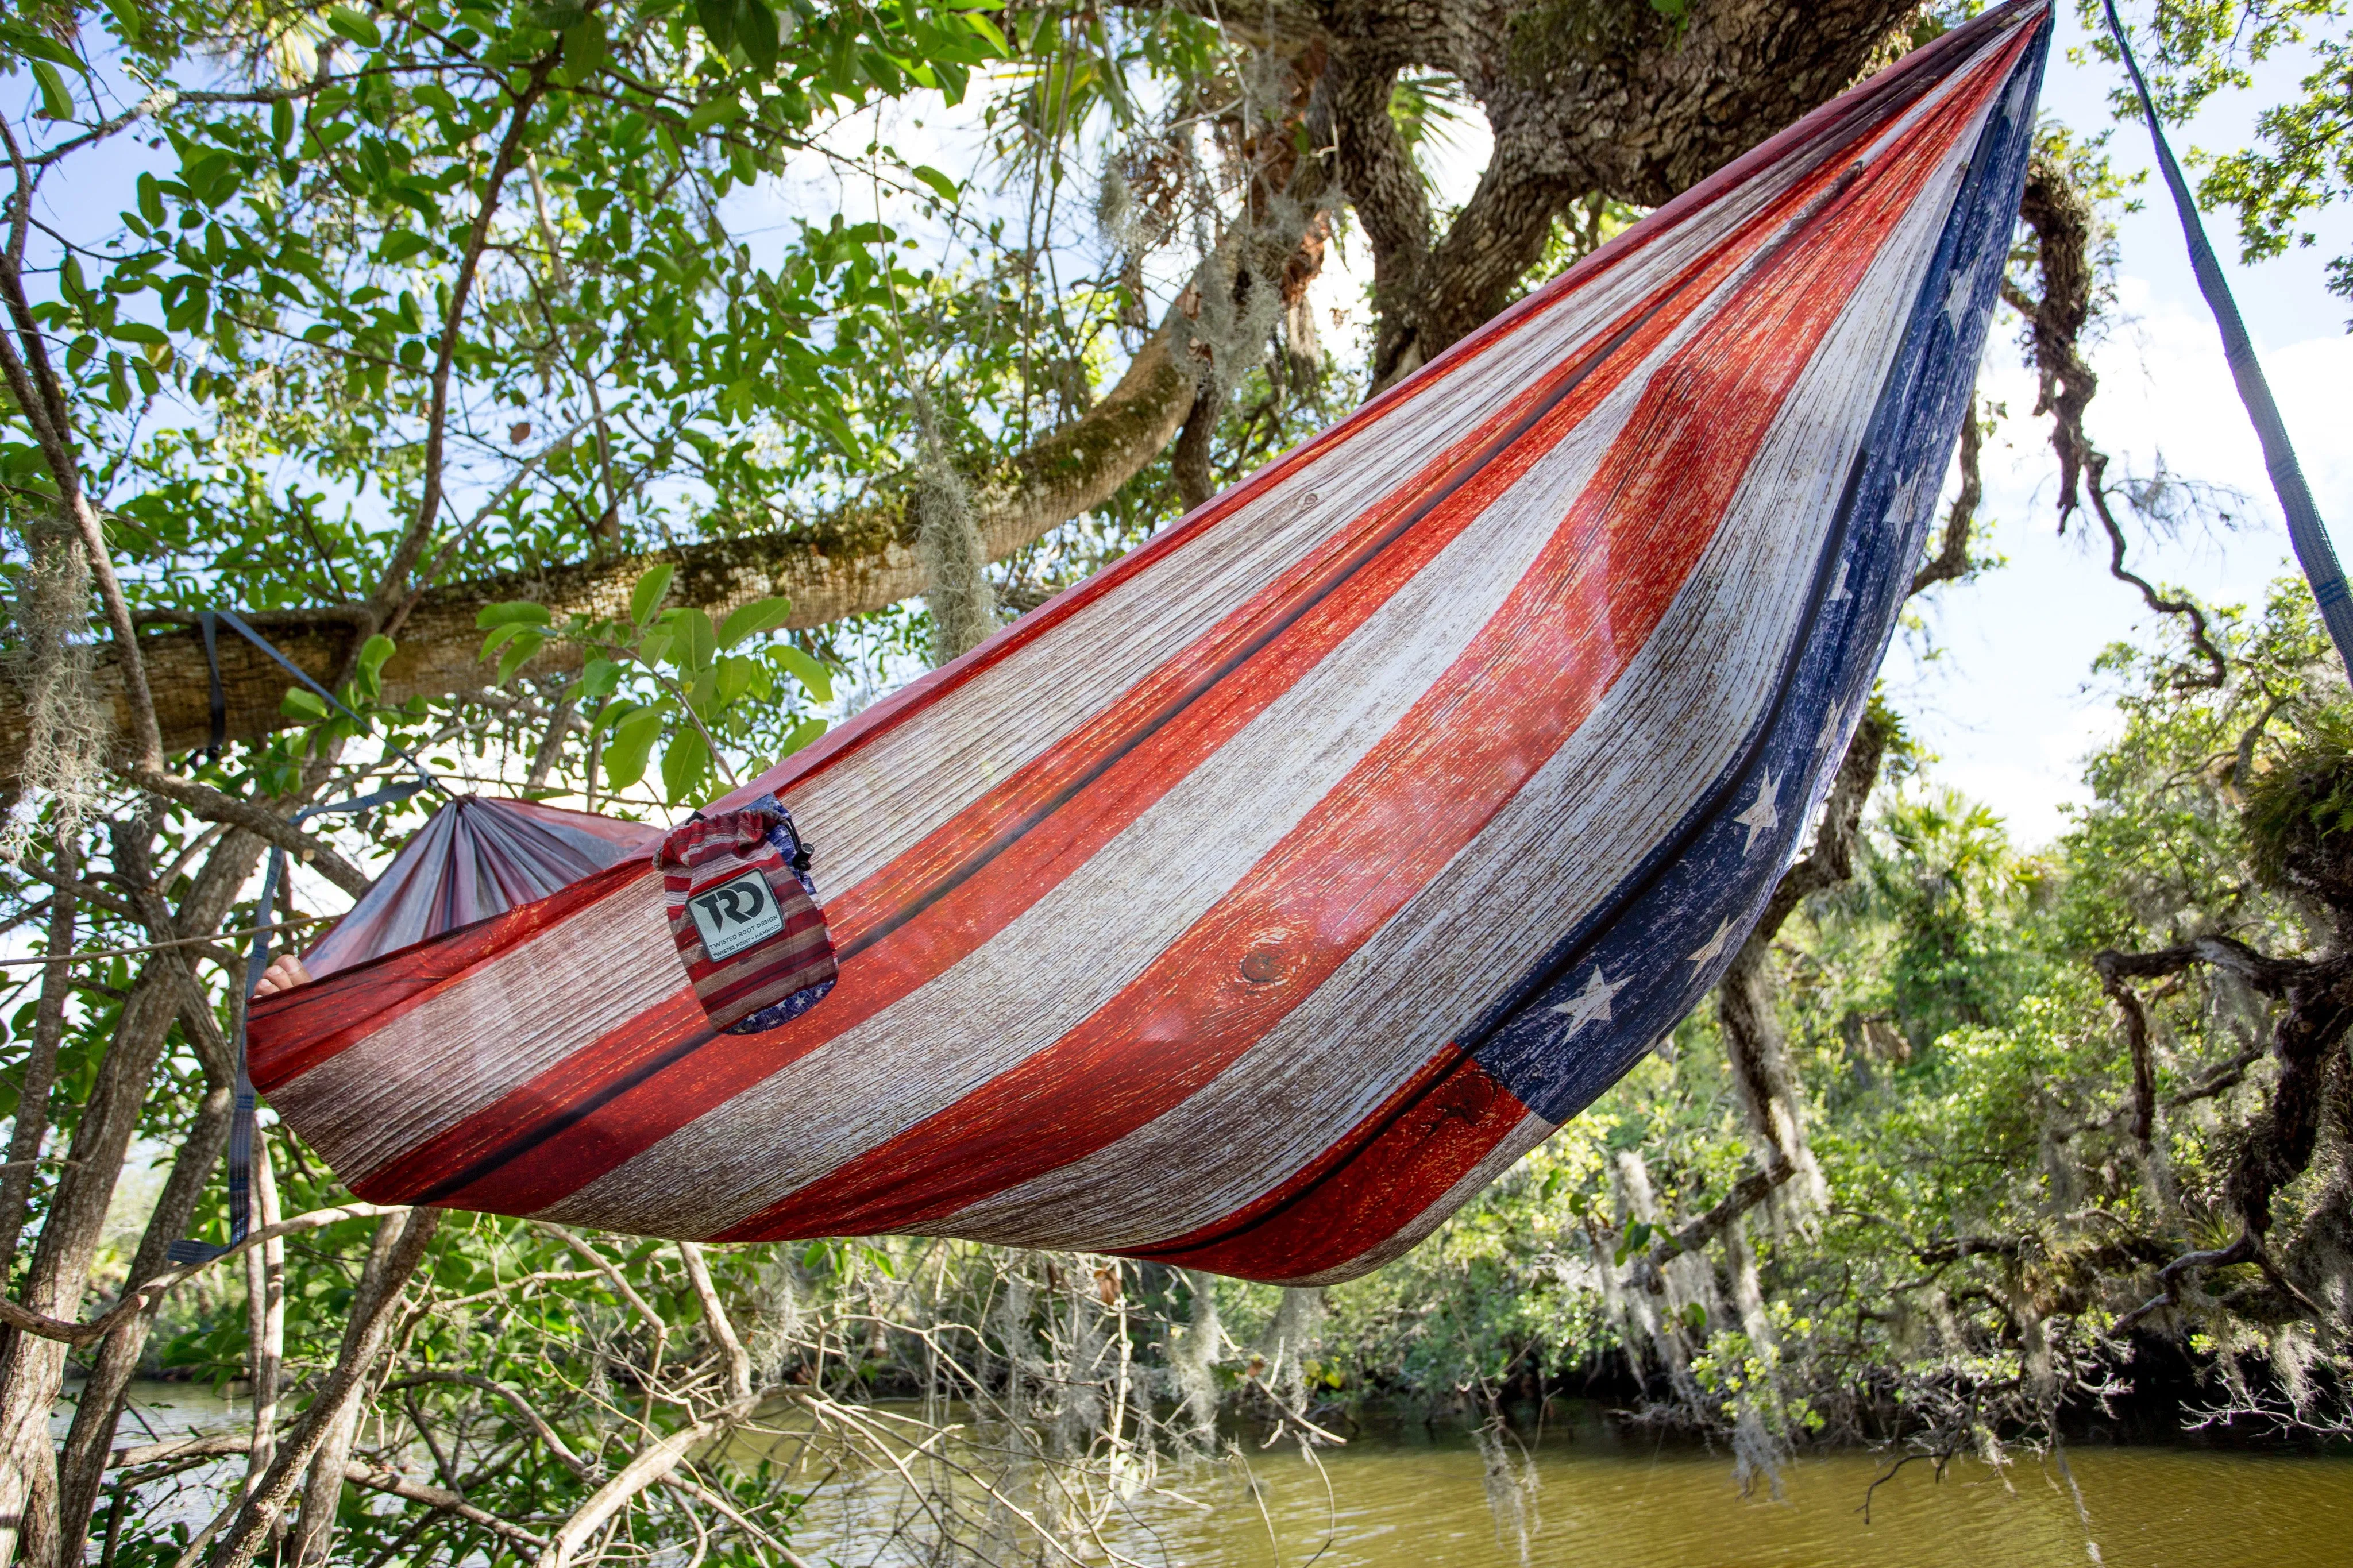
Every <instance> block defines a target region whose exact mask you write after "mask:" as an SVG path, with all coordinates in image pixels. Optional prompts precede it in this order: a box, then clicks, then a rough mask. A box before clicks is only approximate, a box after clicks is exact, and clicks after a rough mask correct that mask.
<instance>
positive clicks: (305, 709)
mask: <svg viewBox="0 0 2353 1568" xmlns="http://www.w3.org/2000/svg"><path fill="white" fill-rule="evenodd" d="M278 710H279V711H280V713H283V714H285V715H286V716H287V717H288V718H289V719H301V720H303V721H306V722H308V723H312V724H315V723H317V722H318V721H320V720H322V719H324V718H325V717H326V716H327V713H328V711H329V710H328V708H327V705H326V703H324V702H323V701H322V700H320V698H319V694H318V693H317V692H315V691H312V690H311V689H308V688H306V687H301V686H290V687H288V688H287V689H286V695H285V696H283V697H281V698H280V699H279V700H278Z"/></svg>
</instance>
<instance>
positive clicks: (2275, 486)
mask: <svg viewBox="0 0 2353 1568" xmlns="http://www.w3.org/2000/svg"><path fill="white" fill-rule="evenodd" d="M2100 5H2101V9H2102V10H2104V11H2105V12H2106V13H2107V21H2108V33H2109V35H2110V36H2111V37H2114V38H2115V39H2116V51H2117V52H2118V53H2119V54H2121V55H2122V56H2123V57H2124V62H2125V71H2126V74H2127V75H2129V76H2130V77H2131V78H2132V84H2133V91H2134V93H2135V94H2137V96H2138V97H2139V99H2140V110H2141V113H2142V115H2143V116H2144V117H2145V118H2146V119H2147V121H2148V134H2149V139H2150V140H2151V141H2153V142H2156V143H2157V164H2158V168H2159V169H2160V170H2161V171H2163V173H2164V174H2165V185H2166V189H2168V191H2171V192H2172V193H2173V206H2174V210H2175V211H2176V212H2178V213H2179V214H2180V215H2181V235H2182V237H2183V238H2184V239H2187V240H2188V241H2189V265H2190V268H2191V269H2192V270H2193V271H2195V272H2196V273H2197V274H2198V291H2199V292H2200V294H2203V295H2204V296H2206V308H2207V309H2208V310H2211V311H2213V312H2214V325H2215V326H2216V327H2218V328H2220V329H2221V333H2222V356H2223V358H2224V359H2226V360H2228V361H2229V362H2230V365H2231V379H2232V380H2233V381H2235V382H2237V383H2238V384H2239V401H2240V402H2241V403H2242V404H2244V405H2246V408H2247V418H2248V419H2249V420H2250V421H2251V422H2253V425H2254V427H2255V437H2256V438H2257V439H2258V440H2260V441H2262V442H2263V467H2264V468H2268V469H2269V470H2270V471H2271V477H2272V490H2273V492H2274V494H2276V495H2277V496H2278V497H2279V503H2280V510H2282V511H2283V512H2284V513H2286V514H2287V536H2288V539H2289V541H2290V542H2292V543H2293V544H2295V559H2296V563H2297V564H2298V565H2300V566H2302V567H2303V568H2304V576H2305V580H2306V582H2308V583H2310V584H2312V596H2313V597H2314V598H2315V599H2316V600H2318V601H2319V603H2320V619H2321V622H2322V624H2323V625H2325V626H2327V628H2328V640H2329V641H2331V642H2333V643H2335V644H2336V645H2337V658H2339V659H2341V660H2343V661H2344V663H2345V666H2346V670H2347V673H2348V675H2353V593H2348V590H2347V588H2346V586H2345V572H2344V569H2343V568H2342V567H2340V566H2338V565H2337V550H2336V547H2335V546H2334V545H2332V544H2330V543H2329V542H2328V531H2327V529H2325V528H2323V527H2322V526H2321V522H2320V509H2319V508H2317V507H2316V506H2315V505H2314V504H2313V501H2312V489H2311V487H2310V486H2309V485H2306V483H2305V482H2304V468H2303V467H2302V466H2301V465H2299V464H2298V463H2297V462H2296V460H2295V446H2294V445H2293V444H2292V443H2291V442H2290V441H2289V440H2288V437H2287V426H2285V425H2284V424H2282V423H2281V421H2280V413H2279V405H2278V404H2277V403H2276V402H2274V400H2273V398H2272V387H2271V383H2270V382H2268V381H2265V380H2264V379H2263V363H2262V362H2261V361H2259V360H2258V359H2256V358H2255V345H2254V343H2253V342H2252V341H2251V340H2250V339H2249V338H2248V336H2247V324H2246V322H2244V321H2242V320H2240V318H2239V304H2238V301H2237V300H2233V299H2232V297H2231V286H2230V284H2229V283H2227V282H2226V281H2224V279H2223V277H2222V268H2221V264H2220V263H2218V262H2217V261H2216V260H2215V259H2214V247H2212V246H2211V245H2209V244H2208V243H2207V242H2206V226H2205V225H2204V224H2203V223H2202V222H2200V219H2199V216H2198V204H2197V203H2196V202H2195V201H2193V200H2191V199H2190V195H2189V182H2188V181H2186V180H2184V179H2183V178H2182V177H2181V165H2180V164H2179V163H2175V162H2174V160H2173V149H2172V147H2171V146H2169V145H2168V144H2167V142H2166V140H2165V128H2164V127H2163V126H2162V125H2161V124H2159V123H2158V118H2157V104H2156V102H2155V101H2154V100H2151V99H2150V97H2149V95H2148V83H2147V82H2146V81H2144V80H2142V79H2141V74H2140V62H2139V61H2138V60H2137V59H2135V58H2133V52H2132V45H2131V44H2129V43H2127V42H2126V39H2125V27H2124V23H2123V22H2122V21H2120V20H2118V19H2117V16H2116V0H2100Z"/></svg>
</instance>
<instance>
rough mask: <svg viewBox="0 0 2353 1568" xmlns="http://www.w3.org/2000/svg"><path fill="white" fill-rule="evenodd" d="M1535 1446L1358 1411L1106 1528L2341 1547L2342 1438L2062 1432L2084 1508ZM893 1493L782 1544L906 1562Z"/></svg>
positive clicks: (843, 1508)
mask: <svg viewBox="0 0 2353 1568" xmlns="http://www.w3.org/2000/svg"><path fill="white" fill-rule="evenodd" d="M1532 1458H1533V1459H1534V1466H1533V1473H1534V1477H1535V1487H1534V1489H1532V1490H1525V1489H1524V1490H1521V1491H1519V1492H1518V1493H1516V1494H1514V1493H1513V1492H1511V1491H1508V1490H1506V1491H1504V1492H1502V1493H1500V1494H1499V1495H1498V1498H1497V1500H1496V1503H1492V1504H1491V1502H1490V1499H1489V1488H1488V1485H1487V1482H1486V1479H1485V1477H1486V1468H1485V1466H1484V1464H1483V1463H1482V1459H1481V1457H1480V1455H1479V1453H1478V1451H1477V1450H1476V1449H1475V1448H1474V1447H1473V1446H1472V1442H1471V1440H1470V1438H1469V1437H1468V1436H1467V1435H1466V1434H1464V1433H1462V1432H1461V1431H1460V1430H1452V1431H1448V1430H1439V1431H1432V1430H1430V1429H1427V1428H1423V1427H1419V1426H1411V1427H1406V1428H1401V1429H1395V1430H1388V1431H1377V1432H1372V1431H1368V1432H1364V1433H1360V1434H1359V1435H1358V1436H1357V1437H1356V1439H1355V1440H1353V1441H1351V1442H1350V1443H1349V1444H1348V1446H1347V1447H1343V1448H1338V1449H1326V1450H1324V1453H1323V1466H1324V1471H1323V1473H1322V1474H1319V1473H1318V1472H1317V1470H1316V1469H1315V1468H1314V1467H1313V1466H1311V1465H1309V1464H1308V1463H1306V1462H1305V1461H1303V1459H1302V1458H1300V1457H1299V1453H1298V1450H1297V1449H1296V1447H1286V1448H1283V1449H1280V1450H1276V1451H1272V1452H1257V1453H1250V1454H1249V1455H1248V1458H1247V1465H1248V1479H1245V1478H1244V1475H1243V1473H1242V1471H1241V1469H1240V1468H1239V1467H1238V1466H1237V1465H1235V1464H1232V1463H1228V1464H1222V1465H1202V1466H1198V1467H1196V1468H1193V1469H1192V1470H1191V1471H1190V1472H1189V1473H1184V1472H1180V1473H1175V1474H1169V1475H1165V1476H1164V1477H1163V1478H1162V1479H1163V1480H1164V1482H1165V1483H1166V1484H1167V1485H1168V1486H1169V1487H1171V1488H1172V1489H1175V1490H1176V1491H1179V1492H1182V1493H1184V1494H1186V1495H1187V1496H1188V1497H1190V1498H1192V1499H1193V1500H1196V1501H1197V1502H1198V1503H1199V1504H1203V1505H1207V1506H1206V1507H1186V1506H1184V1505H1183V1504H1181V1503H1178V1502H1176V1501H1175V1500H1169V1499H1166V1498H1160V1499H1145V1500H1139V1502H1138V1503H1137V1504H1136V1505H1135V1507H1134V1510H1133V1511H1132V1512H1131V1513H1130V1514H1129V1515H1128V1516H1127V1517H1126V1518H1125V1519H1124V1521H1115V1522H1114V1524H1113V1527H1112V1528H1111V1529H1110V1530H1108V1531H1106V1532H1105V1534H1106V1538H1107V1539H1108V1541H1109V1542H1111V1544H1113V1546H1114V1547H1116V1549H1117V1550H1118V1551H1119V1552H1121V1554H1122V1555H1124V1556H1125V1557H1127V1558H1128V1559H1129V1560H1131V1561H1133V1562H1136V1563H1144V1564H1153V1565H1157V1564H1164V1563H1165V1564H1169V1565H1171V1568H1175V1565H1187V1568H1307V1565H1308V1564H1310V1563H1313V1564H1314V1568H1425V1565H1428V1568H1518V1565H1520V1564H1522V1563H1525V1564H1528V1565H1529V1568H1546V1565H1557V1568H1569V1565H1572V1564H1573V1565H1575V1568H1602V1565H1606V1568H2082V1565H2084V1564H2089V1563H2101V1564H2105V1568H2240V1565H2245V1568H2324V1565H2325V1568H2346V1565H2348V1564H2353V1458H2295V1457H2284V1456H2279V1455H2269V1454H2248V1453H2232V1452H2221V1451H2200V1450H2193V1449H2187V1448H2150V1447H2128V1448H2117V1447H2098V1448H2081V1447H2077V1448H2071V1449H2069V1450H2068V1453H2067V1461H2068V1466H2069V1468H2072V1470H2073V1476H2074V1479H2075V1482H2076V1484H2077V1485H2078V1486H2079V1487H2080V1488H2081V1489H2082V1494H2083V1500H2084V1509H2083V1511H2082V1513H2080V1514H2079V1513H2078V1511H2077V1509H2076V1507H2075V1504H2074V1501H2073V1499H2072V1498H2071V1497H2070V1496H2069V1494H2068V1489H2067V1484H2066V1478H2065V1476H2064V1474H2063V1472H2062V1470H2061V1469H2060V1468H2059V1466H2058V1465H2057V1464H2056V1463H2054V1462H2052V1461H2048V1460H2041V1459H2037V1458H2034V1457H2032V1456H2031V1455H2025V1456H2021V1458H2019V1459H2018V1460H2017V1461H2016V1462H2015V1463H2012V1464H2010V1465H2008V1466H2006V1467H2004V1468H2000V1469H1999V1470H1997V1469H1996V1468H1992V1467H1989V1466H1988V1465H1986V1464H1984V1463H1982V1462H1978V1461H1974V1460H1970V1461H1960V1462H1957V1463H1955V1464H1954V1465H1953V1466H1951V1467H1950V1468H1947V1471H1946V1472H1945V1474H1944V1476H1943V1477H1942V1479H1939V1478H1938V1476H1937V1475H1936V1471H1935V1470H1934V1469H1933V1468H1931V1467H1930V1466H1928V1465H1927V1464H1926V1463H1925V1462H1915V1463H1913V1464H1909V1465H1906V1466H1905V1467H1904V1468H1902V1469H1901V1470H1900V1471H1899V1472H1898V1473H1897V1474H1896V1475H1895V1476H1894V1478H1893V1479H1889V1480H1887V1481H1885V1482H1884V1483H1883V1484H1882V1485H1881V1486H1880V1487H1879V1488H1878V1489H1877V1490H1876V1492H1875V1494H1873V1497H1872V1504H1871V1512H1870V1517H1869V1519H1868V1521H1866V1520H1865V1518H1864V1516H1863V1513H1862V1503H1863V1499H1864V1494H1865V1492H1866V1491H1867V1490H1869V1489H1871V1485H1872V1482H1873V1480H1874V1479H1877V1478H1879V1477H1880V1476H1881V1475H1883V1473H1884V1472H1885V1471H1886V1469H1887V1468H1888V1461H1887V1459H1886V1458H1884V1457H1882V1456H1875V1455H1871V1454H1865V1453H1852V1454H1839V1455H1830V1456H1824V1457H1816V1458H1808V1459H1805V1460H1801V1461H1799V1462H1797V1463H1795V1464H1793V1465H1791V1466H1789V1467H1788V1468H1786V1469H1785V1470H1784V1471H1783V1473H1782V1475H1781V1478H1780V1480H1781V1496H1780V1497H1779V1498H1778V1500H1776V1499H1774V1498H1772V1497H1771V1496H1770V1495H1768V1493H1767V1491H1766V1490H1765V1489H1762V1488H1759V1489H1757V1491H1756V1492H1755V1493H1753V1494H1752V1495H1751V1496H1749V1497H1746V1498H1744V1497H1743V1496H1742V1495H1741V1493H1740V1490H1739V1488H1738V1487H1737V1486H1736V1484H1735V1482H1734V1479H1733V1471H1732V1459H1731V1456H1730V1455H1729V1454H1727V1453H1725V1452H1723V1451H1720V1450H1719V1451H1717V1452H1714V1453H1710V1452H1708V1451H1706V1450H1704V1449H1700V1448H1696V1447H1686V1446H1681V1445H1669V1444H1662V1443H1658V1442H1655V1441H1651V1440H1649V1439H1646V1438H1641V1437H1630V1436H1625V1435H1623V1434H1621V1433H1614V1432H1613V1431H1612V1430H1610V1429H1609V1428H1606V1427H1600V1426H1587V1427H1585V1428H1583V1429H1581V1430H1577V1431H1575V1432H1571V1433H1565V1434H1564V1433H1556V1434H1555V1435H1553V1436H1549V1437H1547V1438H1546V1440H1544V1441H1543V1442H1541V1443H1540V1444H1538V1445H1536V1446H1535V1447H1534V1449H1533V1450H1532ZM1327 1478H1328V1490H1327ZM837 1484H839V1481H837ZM1253 1486H1254V1487H1255V1489H1256V1492H1257V1496H1256V1497H1255V1498H1253V1497H1252V1496H1251V1491H1252V1488H1253ZM854 1491H855V1489H853V1492H854ZM1261 1504H1262V1505H1263V1510H1262V1511H1261ZM1498 1504H1500V1506H1498ZM896 1511H897V1510H894V1508H893V1507H892V1502H891V1500H887V1499H886V1498H884V1497H882V1496H880V1495H877V1494H876V1493H874V1492H871V1491H870V1492H867V1493H866V1494H865V1495H864V1496H863V1497H862V1498H861V1497H857V1496H855V1495H849V1496H841V1495H838V1496H837V1497H836V1498H834V1499H831V1500H821V1501H820V1502H819V1503H818V1505H817V1506H816V1507H815V1508H814V1509H813V1510H811V1516H810V1517H809V1518H807V1519H806V1520H805V1521H803V1527H802V1533H801V1535H800V1537H799V1540H798V1541H797V1542H796V1544H797V1545H799V1546H800V1547H801V1548H802V1550H804V1551H805V1552H808V1554H809V1555H810V1556H811V1558H812V1559H813V1560H823V1559H828V1558H830V1559H832V1560H834V1561H837V1562H839V1563H842V1564H844V1565H845V1568H848V1565H851V1564H860V1563H913V1562H914V1561H916V1560H917V1555H916V1554H913V1553H911V1552H910V1550H909V1547H910V1542H908V1541H907V1540H906V1539H905V1538H903V1537H902V1538H901V1539H900V1540H899V1541H897V1542H892V1541H890V1540H888V1539H887V1538H888V1536H889V1535H890V1527H891V1525H892V1523H893V1522H896V1523H898V1524H900V1525H901V1526H902V1527H903V1526H904V1525H905V1523H906V1522H907V1518H908V1516H907V1515H906V1514H905V1513H903V1512H898V1513H897V1517H896V1520H895V1521H894V1520H893V1519H892V1517H891V1516H892V1514H893V1513H894V1512H896ZM2087 1521H2088V1530H2087V1528H2086V1525H2087ZM1522 1525H1525V1556H1524V1555H1523V1546H1522V1535H1521V1527H1522Z"/></svg>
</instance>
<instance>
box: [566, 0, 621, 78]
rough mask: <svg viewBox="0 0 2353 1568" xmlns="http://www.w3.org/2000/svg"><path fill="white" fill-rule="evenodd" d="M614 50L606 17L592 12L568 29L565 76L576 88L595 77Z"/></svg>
mask: <svg viewBox="0 0 2353 1568" xmlns="http://www.w3.org/2000/svg"><path fill="white" fill-rule="evenodd" d="M609 53H610V49H609V47H608V46H607V41H606V37H605V18H604V17H602V16H597V15H596V13H595V12H593V11H592V12H590V13H589V14H588V15H587V16H583V17H581V18H580V20H579V21H577V22H575V23H574V24H573V25H572V26H569V27H566V28H565V30H564V77H565V80H566V81H568V82H570V83H571V84H572V85H573V86H574V87H580V86H583V85H585V84H586V83H587V82H589V81H590V80H592V79H595V77H596V73H597V72H598V71H600V70H603V69H604V68H605V61H606V58H607V56H608V54H609Z"/></svg>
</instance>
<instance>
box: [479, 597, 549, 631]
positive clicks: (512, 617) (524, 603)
mask: <svg viewBox="0 0 2353 1568" xmlns="http://www.w3.org/2000/svg"><path fill="white" fill-rule="evenodd" d="M553 618H554V617H552V616H549V615H548V613H547V606H546V605H534V604H533V603H532V602H531V601H530V600H528V599H510V600H508V601H507V602H506V603H504V604H502V605H483V606H482V607H481V608H480V609H479V610H477V611H475V612H474V625H475V626H476V627H477V628H480V627H485V626H547V625H549V624H550V623H551V621H552V620H553Z"/></svg>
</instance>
